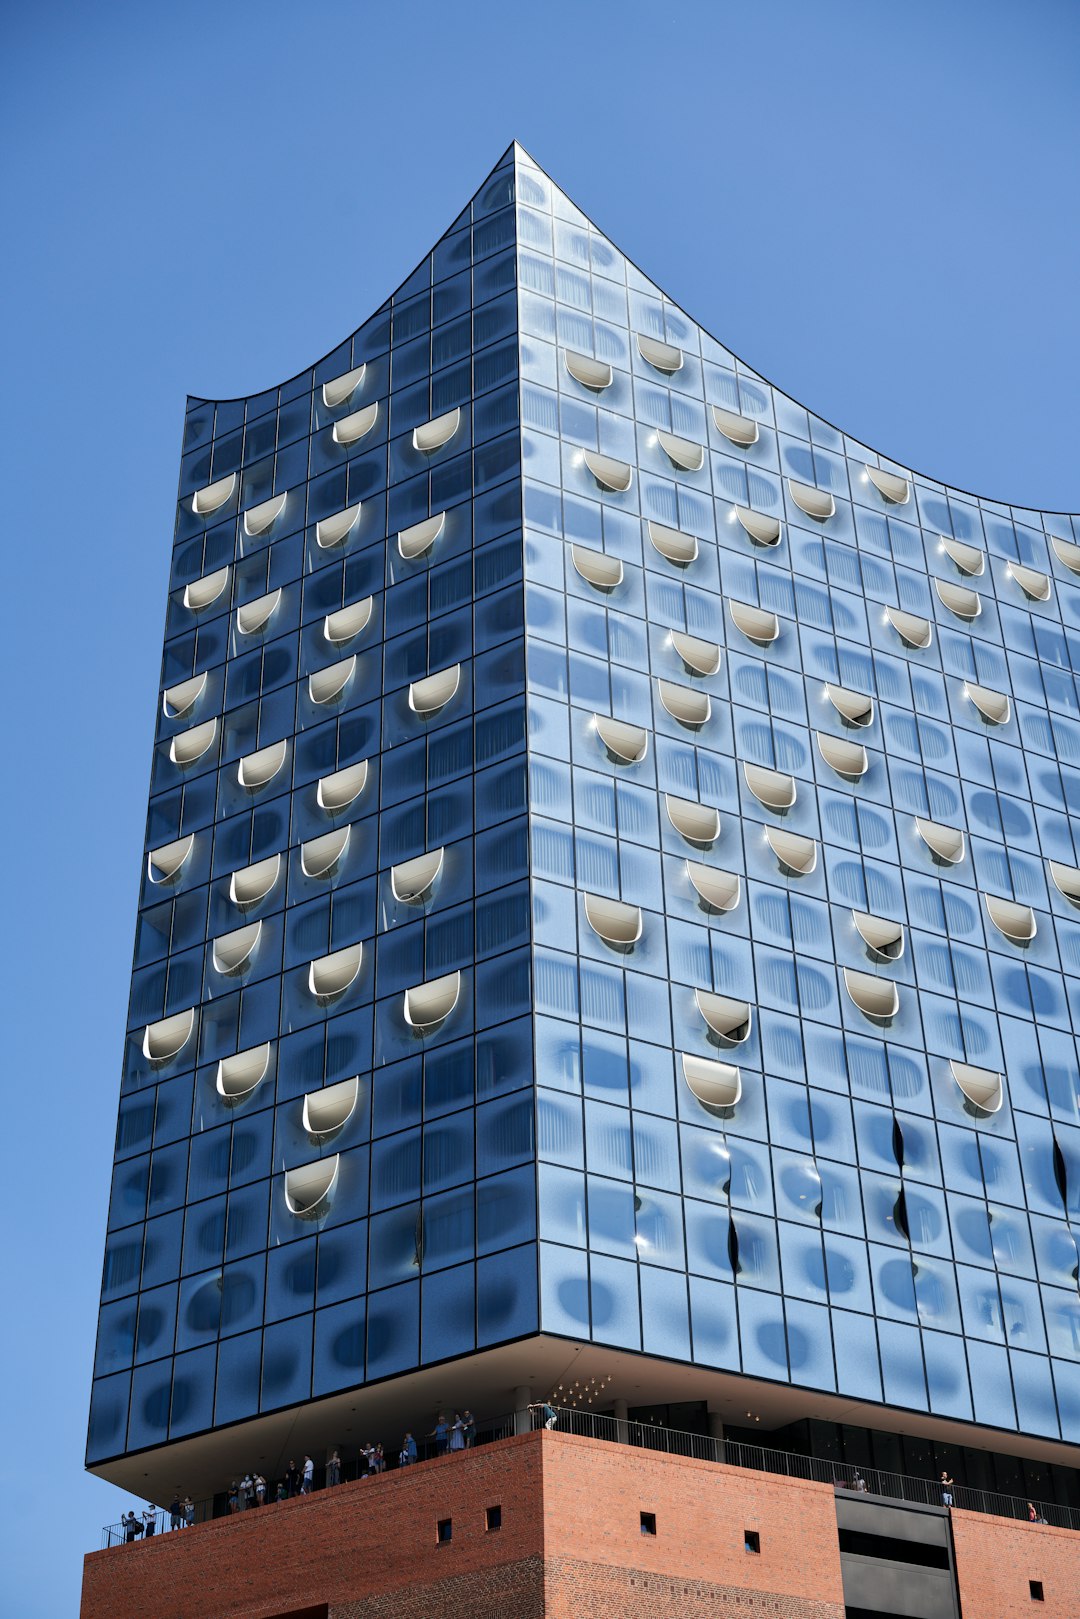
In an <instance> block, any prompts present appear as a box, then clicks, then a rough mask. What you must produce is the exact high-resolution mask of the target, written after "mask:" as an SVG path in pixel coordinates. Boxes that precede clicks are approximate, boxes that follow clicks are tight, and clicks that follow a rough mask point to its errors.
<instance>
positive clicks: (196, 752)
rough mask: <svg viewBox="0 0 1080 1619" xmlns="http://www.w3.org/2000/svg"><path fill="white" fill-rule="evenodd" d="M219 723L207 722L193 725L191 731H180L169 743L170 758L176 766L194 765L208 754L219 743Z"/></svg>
mask: <svg viewBox="0 0 1080 1619" xmlns="http://www.w3.org/2000/svg"><path fill="white" fill-rule="evenodd" d="M217 734H218V722H217V720H216V719H212V720H205V721H204V722H203V724H202V725H193V726H192V727H191V729H190V731H178V732H177V734H176V735H175V736H174V737H173V739H172V741H171V742H170V743H169V758H170V759H171V760H172V762H173V764H174V765H180V766H181V767H183V766H184V765H193V764H195V763H196V761H197V760H199V759H201V758H202V756H203V754H204V753H208V752H209V751H210V749H211V748H212V747H213V746H214V743H215V742H216V741H217Z"/></svg>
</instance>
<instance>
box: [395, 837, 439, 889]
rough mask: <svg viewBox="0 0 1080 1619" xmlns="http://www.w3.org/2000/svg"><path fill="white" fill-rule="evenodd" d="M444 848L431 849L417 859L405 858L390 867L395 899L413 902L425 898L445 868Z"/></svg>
mask: <svg viewBox="0 0 1080 1619" xmlns="http://www.w3.org/2000/svg"><path fill="white" fill-rule="evenodd" d="M444 852H445V851H444V850H442V849H430V850H429V851H428V853H427V854H421V855H417V857H416V859H415V860H403V861H402V862H401V864H400V865H398V866H391V868H390V889H391V892H392V893H393V896H394V898H395V899H398V900H405V901H408V902H412V901H415V900H418V899H425V898H426V897H427V895H428V893H429V891H430V889H431V885H432V884H433V883H434V881H435V879H436V878H437V877H438V875H439V873H440V871H442V868H443V855H444Z"/></svg>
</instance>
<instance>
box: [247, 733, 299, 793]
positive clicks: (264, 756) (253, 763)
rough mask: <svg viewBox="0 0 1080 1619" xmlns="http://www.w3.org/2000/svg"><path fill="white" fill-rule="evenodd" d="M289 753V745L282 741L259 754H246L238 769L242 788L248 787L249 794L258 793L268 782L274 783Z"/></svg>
mask: <svg viewBox="0 0 1080 1619" xmlns="http://www.w3.org/2000/svg"><path fill="white" fill-rule="evenodd" d="M288 751H289V745H288V743H287V742H285V741H282V742H272V743H271V744H270V746H269V747H268V748H260V749H259V750H258V752H257V753H245V755H244V757H243V758H242V759H241V760H240V763H239V764H238V765H237V767H236V776H237V780H238V781H239V783H240V785H241V787H246V788H247V790H248V792H257V791H258V789H259V788H260V787H265V786H266V784H267V782H270V781H273V779H274V777H275V776H276V775H277V773H278V771H279V770H280V769H281V767H282V765H283V764H284V763H285V755H286V754H287V753H288Z"/></svg>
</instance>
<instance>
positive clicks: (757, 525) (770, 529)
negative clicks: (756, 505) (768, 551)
mask: <svg viewBox="0 0 1080 1619" xmlns="http://www.w3.org/2000/svg"><path fill="white" fill-rule="evenodd" d="M735 516H736V517H737V518H738V519H739V522H740V523H741V524H742V526H743V528H744V529H745V530H746V532H747V534H749V536H750V538H751V539H752V540H753V541H754V544H755V545H779V544H780V519H779V517H768V516H766V514H765V513H764V512H755V511H751V509H750V507H749V506H736V507H735Z"/></svg>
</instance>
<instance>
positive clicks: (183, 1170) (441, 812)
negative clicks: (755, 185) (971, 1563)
mask: <svg viewBox="0 0 1080 1619" xmlns="http://www.w3.org/2000/svg"><path fill="white" fill-rule="evenodd" d="M176 513H177V515H176V530H175V539H174V549H173V561H172V574H171V581H170V590H169V599H168V610H167V618H166V628H165V645H164V657H163V663H162V675H161V693H160V696H159V699H158V710H157V713H158V720H157V738H158V740H157V743H156V746H155V750H154V759H153V768H152V777H151V787H150V804H149V814H148V820H147V831H146V852H145V854H144V855H143V882H142V893H141V903H140V909H139V918H138V929H137V935H136V945H135V960H134V968H133V974H132V989H131V1003H130V1012H129V1017H128V1032H127V1042H126V1050H125V1056H124V1064H123V1077H122V1084H121V1100H120V1114H119V1124H118V1131H117V1140H116V1162H115V1170H114V1178H113V1188H112V1199H111V1207H110V1216H109V1231H108V1238H107V1244H106V1254H105V1267H104V1280H103V1288H102V1301H101V1314H100V1328H99V1336H98V1346H97V1359H96V1366H95V1380H94V1392H93V1401H92V1408H91V1418H90V1434H89V1447H88V1465H89V1466H91V1467H92V1468H93V1469H94V1470H95V1471H98V1472H100V1473H102V1474H103V1475H104V1476H106V1477H109V1478H112V1479H115V1480H116V1481H117V1482H118V1483H123V1484H128V1485H130V1486H132V1487H136V1488H138V1489H140V1491H141V1492H142V1493H144V1494H145V1493H147V1491H148V1490H149V1491H151V1492H153V1491H154V1490H159V1491H166V1490H171V1489H172V1488H173V1487H174V1486H175V1481H176V1479H177V1478H182V1479H183V1480H184V1483H185V1487H187V1488H189V1489H190V1490H191V1491H192V1492H193V1493H203V1494H206V1493H209V1492H211V1491H212V1490H214V1489H219V1488H221V1481H222V1479H223V1478H225V1477H226V1476H227V1475H228V1474H231V1473H232V1472H234V1471H235V1470H236V1469H237V1467H238V1466H243V1465H246V1464H247V1463H248V1461H249V1459H253V1458H255V1457H262V1456H267V1455H269V1456H271V1457H273V1456H276V1455H278V1454H279V1453H280V1450H281V1447H282V1446H283V1445H284V1444H286V1443H288V1444H289V1445H290V1446H291V1447H292V1448H294V1449H296V1450H304V1449H308V1450H311V1451H314V1450H315V1449H316V1447H317V1446H320V1445H328V1444H330V1443H337V1444H341V1445H345V1446H347V1445H348V1444H349V1443H351V1442H355V1441H356V1440H358V1439H360V1438H363V1437H365V1436H366V1433H367V1431H374V1432H376V1433H379V1432H383V1431H385V1432H387V1434H388V1435H389V1434H391V1433H392V1434H393V1435H394V1437H395V1438H396V1433H397V1432H398V1431H400V1428H401V1427H403V1426H411V1427H413V1428H414V1429H419V1428H422V1427H424V1426H426V1424H427V1419H429V1418H430V1415H431V1413H432V1410H433V1409H434V1407H435V1406H437V1405H439V1404H441V1403H447V1402H448V1403H451V1404H454V1403H461V1404H466V1403H471V1404H472V1406H473V1408H474V1409H475V1410H476V1411H477V1412H478V1414H482V1413H483V1412H484V1411H488V1412H499V1411H505V1410H508V1409H513V1408H514V1404H515V1401H516V1402H517V1403H518V1404H519V1405H520V1404H521V1403H522V1402H523V1401H524V1400H525V1399H526V1398H528V1397H529V1396H530V1395H531V1396H532V1397H543V1396H545V1395H547V1394H548V1393H550V1392H551V1390H552V1389H554V1388H556V1387H558V1385H559V1384H560V1383H564V1384H565V1383H566V1382H569V1381H570V1380H571V1379H573V1380H577V1381H579V1382H588V1380H589V1379H590V1378H595V1379H597V1380H598V1381H599V1382H606V1386H607V1389H608V1395H609V1397H611V1398H615V1399H617V1400H618V1401H619V1402H620V1403H621V1404H623V1405H628V1406H629V1407H631V1408H645V1407H648V1406H650V1403H651V1405H652V1406H653V1407H655V1408H656V1409H661V1407H662V1408H663V1410H665V1411H666V1412H668V1413H669V1415H670V1414H671V1413H672V1412H673V1411H674V1409H675V1408H676V1407H680V1408H681V1409H683V1410H684V1411H685V1410H688V1409H689V1407H690V1406H691V1405H693V1404H694V1403H695V1402H697V1403H700V1404H701V1406H702V1408H703V1409H705V1410H707V1411H708V1413H709V1420H710V1427H711V1428H712V1430H713V1431H716V1430H717V1428H718V1427H719V1426H720V1425H721V1424H723V1423H725V1422H726V1423H727V1424H728V1425H729V1426H733V1425H734V1426H737V1425H740V1424H742V1425H745V1424H746V1422H747V1421H748V1420H749V1421H751V1422H753V1421H756V1422H758V1423H759V1424H760V1425H761V1427H762V1428H767V1429H771V1430H777V1429H780V1428H785V1429H787V1430H788V1431H790V1430H791V1425H792V1424H797V1423H799V1422H800V1421H803V1420H806V1419H808V1418H810V1417H813V1418H815V1419H818V1420H824V1421H827V1422H836V1423H845V1424H847V1425H849V1427H850V1426H851V1425H858V1426H861V1427H862V1428H865V1429H867V1430H874V1431H878V1430H887V1431H888V1432H890V1433H906V1434H917V1435H922V1436H924V1437H927V1438H929V1439H933V1440H937V1441H939V1442H941V1443H952V1444H959V1445H964V1446H968V1447H974V1448H976V1449H980V1448H981V1449H984V1450H986V1451H990V1452H998V1453H1004V1452H1011V1453H1012V1454H1014V1455H1016V1454H1019V1455H1022V1456H1025V1457H1029V1458H1036V1459H1041V1460H1043V1461H1045V1462H1046V1463H1047V1464H1049V1463H1052V1462H1055V1461H1061V1460H1065V1459H1066V1458H1067V1456H1068V1451H1067V1449H1066V1446H1067V1445H1068V1444H1069V1443H1070V1442H1071V1443H1075V1442H1076V1441H1078V1440H1080V1292H1078V1266H1080V1258H1078V1243H1080V1097H1078V1092H1080V1078H1078V1075H1080V1067H1078V1052H1077V1038H1078V1036H1080V819H1078V818H1077V815H1076V811H1077V806H1078V805H1080V677H1078V673H1077V672H1078V671H1080V522H1078V521H1077V520H1076V519H1070V518H1069V517H1067V516H1062V515H1060V514H1057V513H1042V512H1034V511H1028V510H1018V509H1016V508H1013V507H1010V506H1006V505H1002V504H999V503H998V502H995V501H988V500H981V499H979V498H977V497H974V496H972V495H969V494H966V493H964V492H962V491H959V490H954V489H951V488H949V487H947V486H945V485H943V484H941V483H937V482H935V481H933V480H932V479H930V478H925V477H921V476H919V475H916V474H913V473H912V472H911V471H909V470H908V469H905V468H903V467H900V466H898V465H897V464H896V463H894V462H891V461H888V460H886V459H884V458H883V457H881V456H880V455H879V454H878V453H877V452H876V451H872V450H870V449H868V448H867V447H866V446H864V445H862V444H860V443H858V442H857V441H856V440H853V439H851V438H849V437H848V436H846V435H845V434H844V433H843V432H841V431H839V430H837V429H836V428H835V427H832V426H831V425H830V424H828V423H827V422H824V421H822V420H821V419H820V418H818V417H816V416H814V415H813V414H811V413H810V412H808V411H807V410H806V409H805V408H804V407H803V406H802V405H799V404H797V403H795V401H794V400H792V399H790V398H788V397H787V396H786V395H784V394H783V393H781V392H779V391H778V390H777V389H776V388H774V387H772V386H770V385H769V384H768V383H766V382H765V381H763V380H762V378H761V377H759V376H757V375H756V374H755V373H754V372H752V371H750V370H749V369H748V368H747V367H746V366H745V365H744V364H742V362H741V361H739V360H738V359H736V358H735V356H733V355H732V354H731V353H729V352H728V351H727V350H726V349H724V348H723V347H722V346H721V344H720V343H719V342H717V341H716V340H714V339H713V338H712V337H710V336H709V335H708V334H707V333H706V332H705V331H703V330H702V329H701V328H700V327H699V326H697V325H696V324H695V323H694V322H693V321H692V320H691V319H689V318H688V316H686V315H685V314H684V313H683V312H682V311H681V310H680V309H679V308H678V307H677V306H676V305H675V304H673V303H672V302H671V301H670V300H669V299H668V298H667V297H666V296H665V295H664V294H663V293H662V292H661V291H660V290H659V289H658V288H657V287H656V286H654V285H653V284H652V283H651V282H650V281H648V280H647V279H646V277H645V276H644V275H642V274H641V273H640V272H639V271H638V270H637V269H636V268H635V266H634V265H633V264H632V263H630V262H629V261H628V260H627V259H626V258H625V257H624V255H623V254H621V253H620V252H619V251H618V250H617V249H616V248H615V247H614V246H613V245H612V244H611V243H610V242H609V241H608V240H607V239H606V238H605V237H604V236H603V235H602V234H601V233H600V232H599V231H598V230H596V228H595V227H594V226H593V225H592V224H591V223H590V221H589V220H588V219H587V218H586V217H585V216H584V215H583V214H582V213H581V212H580V211H579V209H577V208H576V207H575V206H574V205H573V204H572V203H571V202H570V201H569V200H568V199H567V198H566V197H565V196H564V195H563V193H562V192H560V191H559V189H558V188H557V187H556V186H555V185H554V184H553V183H552V182H551V181H550V179H549V178H548V177H547V176H546V175H545V174H544V173H543V172H542V171H541V170H540V169H538V168H537V167H536V166H535V165H534V164H533V163H532V161H531V160H530V159H529V158H528V157H527V155H526V154H525V153H524V152H523V151H522V149H521V148H520V147H518V146H514V147H512V148H511V149H510V150H509V151H508V152H507V153H506V155H505V157H504V158H503V159H502V161H501V162H500V164H499V165H498V167H497V168H496V169H495V170H494V172H493V173H492V174H491V175H490V176H489V178H488V179H487V180H486V181H485V183H484V185H483V186H482V187H481V189H480V190H479V191H478V192H477V194H476V196H475V197H474V198H473V200H472V202H471V203H470V204H469V206H468V207H467V208H466V209H465V211H464V212H463V213H462V214H461V215H460V217H459V218H458V219H457V220H456V222H455V224H454V225H453V227H452V228H451V230H450V231H448V232H447V234H446V235H445V236H444V237H443V238H442V239H441V240H440V241H439V243H438V244H437V246H436V247H435V248H434V250H433V251H432V252H431V253H430V254H429V255H428V257H426V258H425V259H424V260H423V262H422V263H421V264H420V266H419V267H418V268H417V270H416V271H415V273H414V274H413V275H411V276H410V277H409V279H408V280H407V281H406V282H405V283H404V284H403V286H402V287H401V288H400V289H399V290H398V291H397V292H396V293H395V294H394V296H393V297H392V298H391V299H390V300H389V301H388V302H387V303H386V304H385V305H384V307H383V308H382V309H380V310H379V311H378V312H377V313H376V314H375V315H374V316H373V317H372V318H371V319H370V320H369V321H367V322H366V323H365V324H364V325H363V326H361V327H360V328H359V330H358V331H357V332H356V333H355V334H354V335H353V336H352V337H351V338H349V339H348V340H347V341H346V342H344V343H343V344H342V345H341V346H340V347H339V348H337V349H335V350H334V352H333V353H331V354H330V355H328V356H327V357H326V358H325V359H324V360H322V361H321V362H320V363H319V364H318V365H316V366H315V367H314V368H313V369H311V370H308V371H305V372H304V373H303V374H302V375H300V376H298V377H295V378H293V379H292V380H291V381H289V382H287V383H285V384H283V385H282V386H281V387H279V388H273V389H271V390H269V391H268V392H265V393H262V394H259V395H257V396H254V397H251V398H246V399H235V400H228V401H221V402H217V403H213V402H210V401H206V400H202V399H192V400H190V401H189V404H188V410H187V419H186V426H185V433H184V446H183V458H182V462H181V472H180V489H179V499H178V502H177V508H176ZM1070 812H1072V813H1070ZM608 1380H610V1381H608ZM369 1424H373V1425H374V1426H373V1427H372V1428H371V1429H370V1430H369V1429H368V1425H369ZM362 1427H363V1428H364V1430H365V1432H364V1433H362V1432H361V1431H360V1429H361V1428H362ZM147 1481H148V1482H147Z"/></svg>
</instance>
